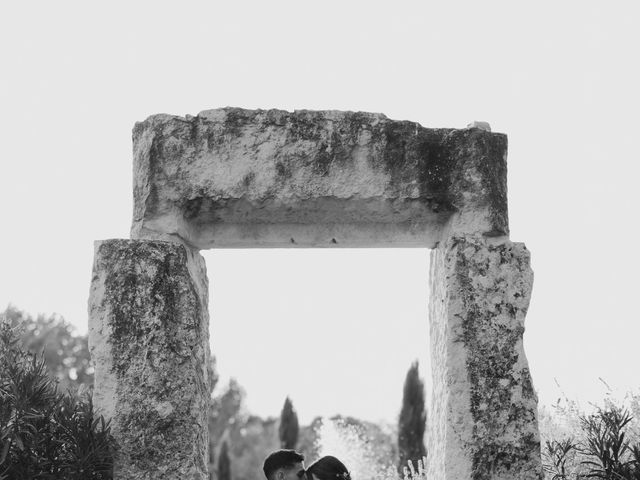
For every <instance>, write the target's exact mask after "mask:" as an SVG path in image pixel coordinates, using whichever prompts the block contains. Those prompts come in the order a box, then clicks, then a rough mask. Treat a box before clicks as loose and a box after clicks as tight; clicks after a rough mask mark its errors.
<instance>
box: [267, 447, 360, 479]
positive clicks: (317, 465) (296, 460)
mask: <svg viewBox="0 0 640 480" xmlns="http://www.w3.org/2000/svg"><path fill="white" fill-rule="evenodd" d="M262 469H263V470H264V475H265V477H267V480H351V474H350V473H349V471H348V470H347V467H345V466H344V463H342V462H341V461H340V460H338V459H337V458H336V457H332V456H331V455H325V456H324V457H321V458H319V459H318V460H316V461H315V462H313V463H312V464H311V465H309V468H306V469H305V468H304V455H302V454H301V453H298V452H296V451H295V450H276V451H275V452H273V453H272V454H271V455H269V456H268V457H267V458H266V459H265V461H264V465H263V467H262Z"/></svg>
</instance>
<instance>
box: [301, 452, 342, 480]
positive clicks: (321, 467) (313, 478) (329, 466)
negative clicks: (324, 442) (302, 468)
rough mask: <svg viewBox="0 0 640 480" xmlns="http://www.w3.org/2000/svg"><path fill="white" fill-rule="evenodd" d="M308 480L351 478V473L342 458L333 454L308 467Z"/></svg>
mask: <svg viewBox="0 0 640 480" xmlns="http://www.w3.org/2000/svg"><path fill="white" fill-rule="evenodd" d="M307 479H308V480H351V475H350V474H349V471H348V470H347V467H345V466H344V463H342V462H341V461H340V460H338V459H337V458H336V457H332V456H331V455H325V456H324V457H322V458H320V459H318V460H316V461H315V462H313V463H312V464H311V465H310V466H309V468H307Z"/></svg>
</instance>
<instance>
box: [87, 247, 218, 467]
mask: <svg viewBox="0 0 640 480" xmlns="http://www.w3.org/2000/svg"><path fill="white" fill-rule="evenodd" d="M207 289H208V286H207V278H206V271H205V266H204V260H203V258H202V257H201V256H200V254H198V253H193V252H191V251H189V250H188V249H187V248H185V247H184V246H182V245H179V244H176V243H169V242H161V241H145V240H106V241H102V242H96V245H95V260H94V266H93V278H92V282H91V293H90V300H89V345H90V351H91V357H92V362H93V364H94V367H95V390H94V396H93V399H94V404H95V406H96V407H97V408H99V409H100V410H101V411H102V412H103V413H104V414H105V416H106V417H107V418H111V419H112V425H113V434H114V436H115V437H116V439H117V440H118V443H119V444H120V451H119V453H118V455H117V459H116V465H115V472H114V473H115V477H114V478H116V479H117V480H134V479H135V480H143V479H145V480H146V479H149V480H150V479H159V478H162V479H169V480H170V479H176V480H177V479H181V480H182V479H190V480H192V479H194V480H195V479H203V480H204V479H208V476H207V473H206V469H207V454H208V452H207V449H206V445H207V444H208V441H207V439H208V429H207V408H208V399H209V387H208V385H209V378H208V370H207V365H209V355H210V353H209V330H208V328H209V327H208V323H209V319H208V309H207V298H208V297H207Z"/></svg>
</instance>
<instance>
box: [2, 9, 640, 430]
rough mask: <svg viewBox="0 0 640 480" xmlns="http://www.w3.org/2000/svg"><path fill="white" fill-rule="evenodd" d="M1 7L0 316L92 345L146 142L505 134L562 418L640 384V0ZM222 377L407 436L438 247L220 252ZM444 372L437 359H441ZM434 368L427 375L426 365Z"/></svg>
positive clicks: (542, 348) (276, 406) (532, 316)
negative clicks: (67, 325)
mask: <svg viewBox="0 0 640 480" xmlns="http://www.w3.org/2000/svg"><path fill="white" fill-rule="evenodd" d="M177 5H178V4H177V3H175V2H161V1H157V0H156V1H137V2H108V3H103V4H101V5H98V4H96V3H94V2H85V1H78V2H64V1H58V2H44V1H43V2H39V3H38V2H4V3H3V4H2V5H1V6H0V62H1V63H0V68H1V70H0V111H1V113H2V115H1V116H0V145H1V146H2V153H1V154H0V162H1V170H0V172H1V174H2V177H1V179H2V188H0V221H1V223H0V225H1V227H2V234H1V236H0V271H1V272H2V275H0V307H2V308H3V307H4V306H5V305H7V304H8V303H9V302H11V303H13V304H15V305H16V306H18V307H19V308H21V309H24V310H27V311H28V312H31V313H37V312H45V313H50V312H58V313H60V314H62V315H63V316H64V317H65V318H67V319H68V320H69V321H70V322H72V323H73V324H74V325H76V326H77V328H78V331H80V332H85V331H86V328H87V314H86V304H87V297H88V292H89V282H90V277H91V265H92V258H93V244H92V242H93V240H95V239H105V238H113V237H120V238H126V237H127V236H128V230H129V223H130V220H131V210H132V202H131V197H132V194H131V129H132V127H133V124H134V122H136V121H138V120H143V119H144V118H146V117H147V116H148V115H151V114H153V113H160V112H163V113H172V114H180V115H184V114H186V113H189V114H196V113H197V112H199V111H201V110H204V109H208V108H216V107H223V106H238V107H245V108H280V109H286V110H293V109H302V108H306V109H337V110H362V111H373V112H383V113H385V114H386V115H387V116H388V117H390V118H393V119H400V120H414V121H418V122H420V123H421V124H422V125H424V126H426V127H464V126H465V125H466V124H467V123H469V122H470V121H472V120H484V121H488V122H490V123H491V125H492V127H493V130H494V131H498V132H504V133H507V134H508V135H509V208H510V217H511V232H512V235H511V238H512V240H514V241H523V242H525V243H526V244H527V246H528V247H529V249H530V250H531V252H532V255H533V260H532V262H533V268H534V270H535V275H536V278H535V287H534V292H533V299H532V303H531V308H530V311H529V315H528V317H527V321H526V325H527V332H526V334H525V347H526V350H527V355H528V358H529V361H530V365H531V370H532V373H533V379H534V383H535V385H536V387H537V389H538V391H539V394H540V398H541V400H542V401H543V402H550V401H552V400H554V399H555V398H556V397H557V395H558V389H557V387H556V386H555V381H554V379H557V381H558V383H560V385H562V387H563V389H564V390H565V391H566V393H567V394H568V395H570V396H572V397H575V398H577V399H579V400H581V401H583V402H587V401H589V400H595V399H597V398H601V396H602V392H603V389H602V384H601V382H599V381H598V377H602V378H603V379H605V380H606V381H607V382H608V383H609V384H610V385H611V386H612V387H614V388H617V389H620V390H621V391H624V390H628V389H632V388H637V387H639V386H640V385H638V379H637V365H638V364H639V360H640V358H639V357H640V349H638V334H639V333H640V326H639V325H640V317H639V314H638V307H637V298H638V287H639V286H640V285H639V282H638V277H637V275H638V271H639V270H640V261H639V259H638V253H637V246H636V244H635V241H636V240H637V238H638V237H639V236H640V227H639V226H638V212H637V207H638V195H637V189H636V188H635V187H636V183H637V179H638V177H639V174H640V167H639V166H638V165H639V163H640V159H639V158H638V153H637V140H636V139H637V136H638V132H639V131H640V129H639V127H640V124H639V121H638V118H639V116H638V115H639V114H638V112H640V94H639V91H640V88H639V87H638V86H639V85H640V70H639V66H638V65H639V62H638V48H639V46H640V30H639V29H638V27H637V25H638V23H639V21H640V15H639V14H640V7H639V5H640V4H638V2H636V1H628V2H620V1H613V2H600V1H591V0H580V1H573V2H572V1H564V2H557V1H541V2H533V3H532V2H529V3H525V2H514V1H487V2H471V1H469V2H458V1H452V2H435V1H415V2H408V1H395V2H375V1H371V0H369V1H361V2H360V1H351V2H347V1H340V2H337V1H336V2H334V1H327V0H325V1H322V2H315V3H312V2H308V1H290V2H282V1H270V2H262V1H255V2H244V1H235V2H226V3H224V4H223V3H221V2H189V1H184V2H180V3H179V7H178V6H177ZM206 257H207V261H208V268H209V272H210V278H211V285H212V292H211V305H212V317H213V319H212V326H211V330H212V339H213V344H214V350H215V352H216V354H217V357H218V361H219V367H220V373H221V375H222V376H223V377H224V378H227V377H229V376H235V377H237V378H238V380H239V382H240V383H241V384H242V385H244V386H245V388H246V389H247V391H248V395H249V397H248V404H249V407H250V408H251V409H252V410H253V411H255V412H257V413H260V414H263V415H266V414H273V415H276V414H278V412H279V410H280V408H281V405H282V402H283V401H284V397H285V395H287V394H290V395H291V396H292V398H293V401H294V405H295V406H296V407H297V409H298V411H299V414H300V416H301V417H302V419H303V420H304V421H308V420H309V419H311V418H312V417H313V416H315V415H317V414H331V413H336V412H341V413H345V414H353V415H357V416H359V417H363V418H371V419H377V418H385V419H389V420H393V419H394V418H395V416H396V415H397V411H398V409H399V405H400V398H401V385H402V381H403V378H404V374H405V372H406V369H407V368H408V366H409V364H410V362H411V360H412V359H413V358H416V357H420V358H422V359H423V362H424V361H426V360H425V359H426V358H427V356H428V352H427V350H426V348H427V338H426V335H427V327H426V311H427V308H426V302H427V298H426V295H427V265H428V253H427V252H426V251H424V250H384V251H380V250H369V251H366V250H365V251H363V250H357V251H353V250H351V251H349V250H331V251H320V252H318V251H310V250H307V251H302V250H296V251H293V250H282V251H217V252H209V253H208V254H207V255H206ZM425 367H426V365H425ZM423 372H425V371H424V370H423Z"/></svg>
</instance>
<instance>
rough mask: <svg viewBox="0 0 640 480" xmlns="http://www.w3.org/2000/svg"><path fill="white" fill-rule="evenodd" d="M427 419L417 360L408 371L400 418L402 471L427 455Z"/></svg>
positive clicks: (422, 385) (399, 450) (400, 466)
mask: <svg viewBox="0 0 640 480" xmlns="http://www.w3.org/2000/svg"><path fill="white" fill-rule="evenodd" d="M426 421H427V413H426V410H425V395H424V383H423V382H422V379H421V378H420V374H419V370H418V361H417V360H416V361H415V362H413V364H411V367H410V368H409V370H408V371H407V377H406V379H405V381H404V391H403V397H402V409H401V410H400V416H399V418H398V452H399V454H400V463H399V464H398V470H399V472H400V473H402V469H403V468H404V467H406V466H407V461H409V460H411V461H412V462H413V464H414V465H416V462H417V461H418V460H421V459H422V457H424V456H426V455H427V452H426V448H425V446H424V432H425V428H426Z"/></svg>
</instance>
